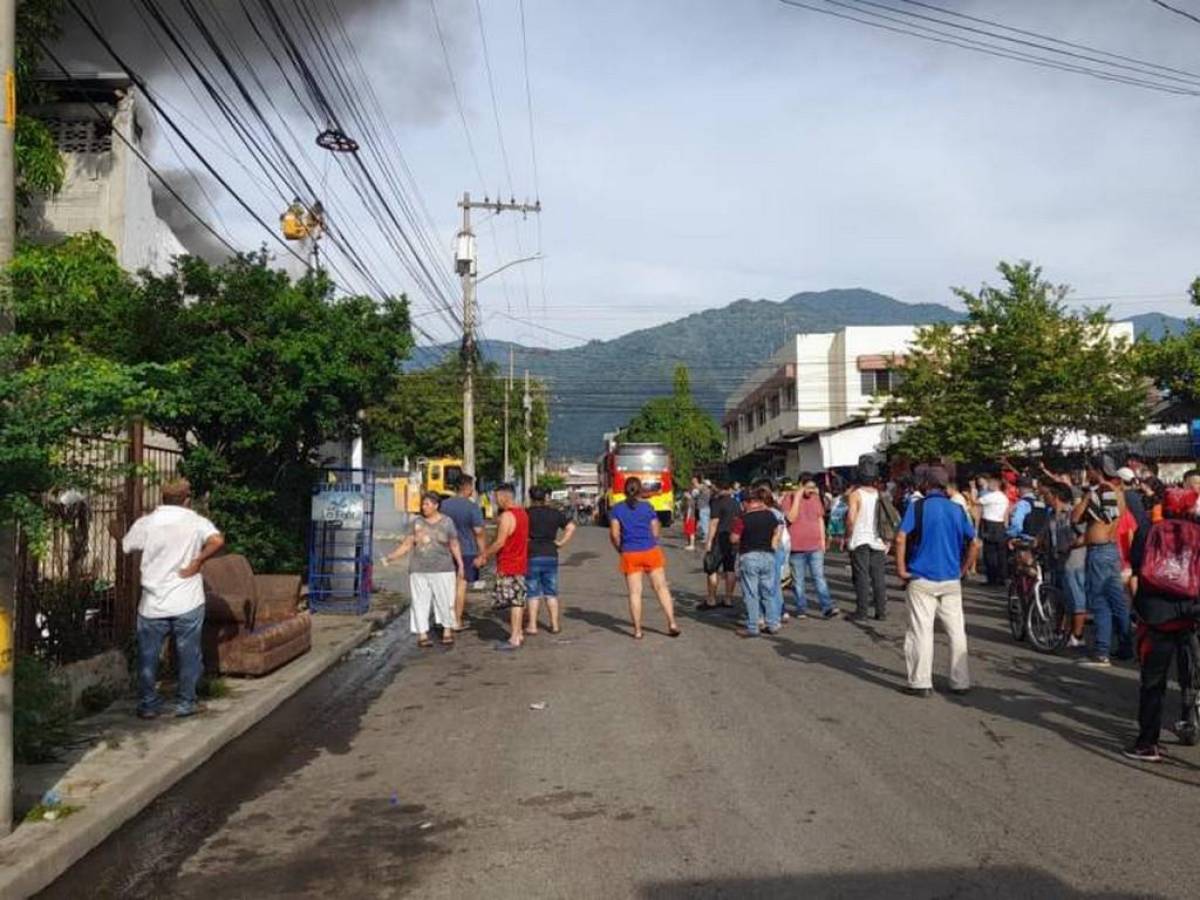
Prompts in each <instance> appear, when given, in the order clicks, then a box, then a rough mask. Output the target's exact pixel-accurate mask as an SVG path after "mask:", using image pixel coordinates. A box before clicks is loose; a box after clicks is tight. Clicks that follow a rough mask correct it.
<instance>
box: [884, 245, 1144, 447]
mask: <svg viewBox="0 0 1200 900" xmlns="http://www.w3.org/2000/svg"><path fill="white" fill-rule="evenodd" d="M999 271H1000V274H1001V275H1002V276H1003V278H1004V282H1005V285H1004V287H1003V288H994V287H990V286H988V285H986V284H985V285H984V286H983V288H982V289H981V290H980V291H979V293H978V294H972V293H970V292H969V291H966V290H964V289H962V288H956V289H955V291H954V292H955V294H957V295H958V297H959V298H961V299H962V301H963V302H964V303H965V304H966V307H967V319H966V321H965V322H964V323H963V324H961V325H955V326H951V325H945V324H944V325H933V326H930V327H927V328H923V329H921V331H920V332H918V335H917V338H916V341H915V342H914V345H913V348H912V350H911V351H910V352H909V353H908V355H907V357H906V358H905V360H904V363H903V373H904V379H903V381H902V382H901V383H900V385H899V386H898V387H897V389H896V391H895V393H894V394H893V396H892V397H891V398H890V399H889V401H888V403H887V405H886V407H885V409H884V413H885V415H886V416H887V417H888V418H889V419H891V420H901V421H904V420H911V424H910V425H909V426H908V427H907V429H906V430H905V431H904V434H903V435H902V437H901V439H900V441H899V442H898V443H897V445H896V446H895V449H896V450H897V451H899V452H902V453H905V454H907V455H909V456H912V457H914V458H932V457H939V456H948V457H951V458H954V459H959V460H971V459H976V460H978V459H987V458H993V457H995V456H997V455H999V454H1001V453H1004V452H1006V451H1009V450H1012V449H1017V448H1018V447H1021V446H1028V445H1030V444H1032V443H1034V442H1036V443H1037V444H1038V446H1039V447H1040V448H1041V450H1042V452H1043V453H1048V454H1049V453H1053V452H1054V451H1055V450H1056V449H1057V448H1059V447H1061V445H1062V442H1063V440H1064V439H1065V438H1066V437H1067V436H1068V434H1070V433H1072V432H1079V431H1082V432H1084V433H1086V434H1090V435H1095V436H1102V437H1109V438H1128V437H1132V436H1133V435H1136V434H1137V433H1138V432H1139V431H1140V430H1141V428H1142V426H1143V425H1144V424H1145V421H1146V415H1147V412H1148V408H1147V407H1148V403H1147V391H1146V385H1145V382H1144V381H1143V379H1142V378H1141V377H1139V375H1138V373H1137V370H1136V367H1135V364H1134V363H1135V361H1134V356H1133V354H1131V353H1130V352H1129V349H1130V348H1129V345H1128V342H1127V341H1125V340H1123V339H1114V338H1113V337H1112V336H1111V335H1110V334H1109V324H1108V321H1107V311H1106V310H1104V309H1100V310H1090V311H1085V312H1079V313H1077V312H1072V311H1070V310H1068V309H1067V307H1066V304H1065V303H1064V299H1065V297H1066V295H1067V293H1068V290H1069V289H1068V288H1067V287H1066V286H1054V285H1051V284H1050V283H1049V282H1047V281H1045V280H1044V279H1043V278H1042V270H1041V269H1040V268H1038V267H1036V266H1034V265H1033V264H1032V263H1029V262H1021V263H1019V264H1017V265H1012V264H1009V263H1004V262H1002V263H1000V265H999Z"/></svg>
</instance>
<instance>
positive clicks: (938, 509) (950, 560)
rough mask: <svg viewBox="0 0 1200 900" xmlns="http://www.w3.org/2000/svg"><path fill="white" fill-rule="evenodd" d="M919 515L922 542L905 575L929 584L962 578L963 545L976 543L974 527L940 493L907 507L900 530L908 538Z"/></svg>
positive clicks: (931, 493)
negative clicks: (907, 535) (918, 514)
mask: <svg viewBox="0 0 1200 900" xmlns="http://www.w3.org/2000/svg"><path fill="white" fill-rule="evenodd" d="M917 503H920V504H921V506H922V511H921V542H920V543H919V544H917V546H916V547H915V548H914V550H913V553H912V556H911V557H910V558H909V560H910V561H909V564H908V571H909V574H911V575H912V576H913V577H914V578H924V579H926V580H928V581H957V580H958V579H959V578H960V577H961V575H962V557H963V545H964V544H966V543H967V541H973V540H975V527H974V526H973V525H972V524H971V520H970V519H969V518H968V517H967V514H966V513H965V512H964V511H963V508H962V507H961V506H959V505H958V504H957V503H955V502H954V501H953V500H951V499H950V498H949V497H947V496H946V495H945V494H943V493H941V492H940V491H931V492H930V493H929V494H928V495H927V496H926V497H925V499H924V500H923V501H916V502H913V503H910V504H909V505H908V509H907V510H905V511H904V519H903V520H902V521H901V522H900V530H901V531H903V532H904V533H905V534H909V535H911V534H912V533H913V531H914V530H915V529H916V527H917Z"/></svg>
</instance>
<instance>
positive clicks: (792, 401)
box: [786, 382, 796, 409]
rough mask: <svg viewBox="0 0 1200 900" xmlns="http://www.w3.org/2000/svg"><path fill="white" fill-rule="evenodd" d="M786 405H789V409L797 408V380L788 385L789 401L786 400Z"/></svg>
mask: <svg viewBox="0 0 1200 900" xmlns="http://www.w3.org/2000/svg"><path fill="white" fill-rule="evenodd" d="M786 405H787V408H788V409H795V408H796V383H795V382H791V383H790V384H788V386H787V401H786Z"/></svg>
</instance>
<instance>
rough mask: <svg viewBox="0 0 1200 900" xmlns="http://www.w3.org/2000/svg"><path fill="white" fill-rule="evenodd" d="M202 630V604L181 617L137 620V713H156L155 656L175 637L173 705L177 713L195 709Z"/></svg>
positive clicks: (156, 676) (200, 662)
mask: <svg viewBox="0 0 1200 900" xmlns="http://www.w3.org/2000/svg"><path fill="white" fill-rule="evenodd" d="M203 630H204V604H203V603H202V604H200V605H199V606H197V607H196V608H195V609H193V610H191V611H190V612H186V613H184V614H183V615H182V616H174V617H173V618H168V619H148V618H146V617H145V616H142V615H139V616H138V617H137V646H138V709H139V710H140V711H142V712H156V711H157V710H158V707H159V704H160V700H159V697H158V691H156V690H155V689H154V683H155V682H156V681H157V680H158V654H159V653H160V652H161V651H162V645H163V641H164V640H165V639H166V637H167V635H170V634H174V635H175V658H176V660H177V661H178V664H179V688H178V696H177V698H176V699H177V702H178V704H179V708H180V709H191V708H192V707H195V705H196V682H198V681H199V680H200V674H201V672H202V671H203V670H204V661H203V658H202V656H201V652H200V633H201V632H202V631H203Z"/></svg>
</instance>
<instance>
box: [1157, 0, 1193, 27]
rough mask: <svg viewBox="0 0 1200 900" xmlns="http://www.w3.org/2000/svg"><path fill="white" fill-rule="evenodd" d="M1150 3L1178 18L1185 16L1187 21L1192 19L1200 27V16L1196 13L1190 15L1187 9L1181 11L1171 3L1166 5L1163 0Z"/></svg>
mask: <svg viewBox="0 0 1200 900" xmlns="http://www.w3.org/2000/svg"><path fill="white" fill-rule="evenodd" d="M1150 2H1151V3H1153V4H1154V5H1155V6H1161V7H1162V8H1163V9H1165V10H1167V11H1168V12H1173V13H1175V15H1177V16H1183V17H1184V18H1185V19H1191V20H1192V21H1193V22H1195V23H1196V24H1197V25H1200V16H1197V15H1196V14H1195V13H1190V12H1188V11H1187V10H1186V9H1180V8H1179V7H1177V6H1172V5H1171V4H1170V3H1164V2H1163V0H1150Z"/></svg>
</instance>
